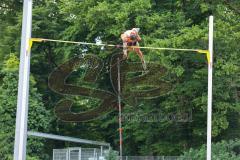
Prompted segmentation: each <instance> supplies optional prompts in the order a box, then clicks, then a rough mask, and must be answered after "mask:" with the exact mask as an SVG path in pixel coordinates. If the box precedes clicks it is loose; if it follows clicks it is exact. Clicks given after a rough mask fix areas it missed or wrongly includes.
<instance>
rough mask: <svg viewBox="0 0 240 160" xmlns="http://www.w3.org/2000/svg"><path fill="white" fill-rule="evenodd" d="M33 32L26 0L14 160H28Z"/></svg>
mask: <svg viewBox="0 0 240 160" xmlns="http://www.w3.org/2000/svg"><path fill="white" fill-rule="evenodd" d="M31 30H32V0H24V4H23V20H22V38H21V53H20V67H19V80H18V99H17V113H16V128H15V142H14V160H25V159H26V143H27V120H28V97H29V74H30V53H28V48H29V39H30V38H31ZM29 52H30V51H29Z"/></svg>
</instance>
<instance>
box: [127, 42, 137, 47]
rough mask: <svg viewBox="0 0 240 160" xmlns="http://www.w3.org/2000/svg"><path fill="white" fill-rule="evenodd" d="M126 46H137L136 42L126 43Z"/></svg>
mask: <svg viewBox="0 0 240 160" xmlns="http://www.w3.org/2000/svg"><path fill="white" fill-rule="evenodd" d="M127 45H128V46H136V45H137V42H128V43H127Z"/></svg>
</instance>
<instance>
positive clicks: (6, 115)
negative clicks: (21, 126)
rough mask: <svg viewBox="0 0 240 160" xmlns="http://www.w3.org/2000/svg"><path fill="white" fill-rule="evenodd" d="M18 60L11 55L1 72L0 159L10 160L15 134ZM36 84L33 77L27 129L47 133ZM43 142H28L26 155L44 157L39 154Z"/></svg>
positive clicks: (46, 121) (45, 112)
mask: <svg viewBox="0 0 240 160" xmlns="http://www.w3.org/2000/svg"><path fill="white" fill-rule="evenodd" d="M18 63H19V62H18V59H17V58H16V56H14V55H13V54H12V55H11V56H10V57H9V59H7V60H6V61H5V63H4V68H3V70H2V71H1V73H2V74H3V76H4V78H3V82H2V84H1V86H0V97H1V101H0V114H1V117H0V122H1V123H0V124H1V125H0V147H1V150H0V156H1V159H3V160H7V159H12V158H11V156H12V154H13V143H14V133H15V127H14V126H15V123H16V122H15V118H16V105H17V88H18V87H17V80H18V77H17V76H18V74H17V71H18ZM35 85H36V82H35V80H34V78H33V77H31V81H30V98H29V121H28V129H29V130H35V131H47V129H48V123H49V122H50V120H51V119H50V118H49V112H48V111H47V110H46V109H45V107H44V105H43V103H42V95H41V94H40V93H38V91H37V88H36V87H35ZM44 142H45V141H39V140H38V139H35V138H29V140H28V153H29V155H31V156H32V155H35V156H37V157H42V158H43V157H44V156H46V155H44V154H42V155H41V154H39V153H41V152H42V151H43V149H44Z"/></svg>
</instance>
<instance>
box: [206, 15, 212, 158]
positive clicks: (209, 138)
mask: <svg viewBox="0 0 240 160" xmlns="http://www.w3.org/2000/svg"><path fill="white" fill-rule="evenodd" d="M208 45H209V46H208V47H209V48H208V50H209V54H210V60H209V62H208V110H207V160H211V150H212V148H211V147H212V146H211V144H212V79H213V16H210V17H209V44H208Z"/></svg>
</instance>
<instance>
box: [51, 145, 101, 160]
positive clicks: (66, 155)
mask: <svg viewBox="0 0 240 160" xmlns="http://www.w3.org/2000/svg"><path fill="white" fill-rule="evenodd" d="M105 153H106V152H104V150H103V149H98V148H79V147H77V148H67V149H54V150H53V160H105V158H104V156H105Z"/></svg>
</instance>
